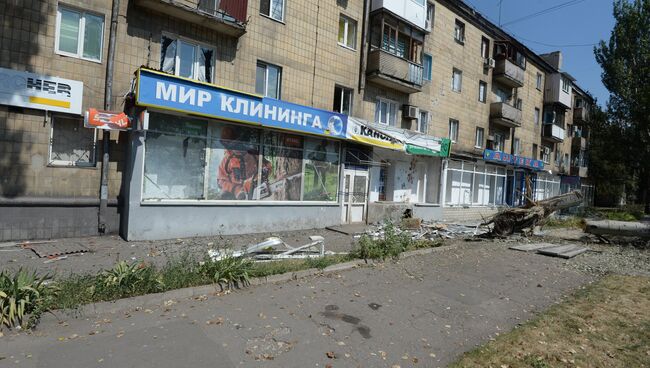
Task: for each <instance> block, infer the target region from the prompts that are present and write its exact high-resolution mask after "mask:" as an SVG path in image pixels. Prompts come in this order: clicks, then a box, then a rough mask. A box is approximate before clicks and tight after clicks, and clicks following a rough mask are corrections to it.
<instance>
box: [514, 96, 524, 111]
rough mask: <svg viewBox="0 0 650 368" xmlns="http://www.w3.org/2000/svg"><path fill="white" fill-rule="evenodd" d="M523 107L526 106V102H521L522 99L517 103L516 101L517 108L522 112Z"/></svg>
mask: <svg viewBox="0 0 650 368" xmlns="http://www.w3.org/2000/svg"><path fill="white" fill-rule="evenodd" d="M523 106H524V102H523V101H522V100H521V98H518V99H517V101H515V108H517V109H518V110H521V108H522V107H523Z"/></svg>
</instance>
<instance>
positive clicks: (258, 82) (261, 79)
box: [255, 61, 282, 100]
mask: <svg viewBox="0 0 650 368" xmlns="http://www.w3.org/2000/svg"><path fill="white" fill-rule="evenodd" d="M281 85H282V68H280V67H279V66H277V65H273V64H267V63H264V62H261V61H258V62H257V71H256V72H255V93H257V94H260V95H264V96H266V97H271V98H277V99H278V100H279V99H280V88H281Z"/></svg>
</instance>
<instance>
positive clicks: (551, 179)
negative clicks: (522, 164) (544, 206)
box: [533, 173, 560, 201]
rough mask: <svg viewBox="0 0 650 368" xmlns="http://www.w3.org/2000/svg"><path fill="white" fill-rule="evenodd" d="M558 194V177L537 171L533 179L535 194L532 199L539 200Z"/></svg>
mask: <svg viewBox="0 0 650 368" xmlns="http://www.w3.org/2000/svg"><path fill="white" fill-rule="evenodd" d="M559 194H560V177H559V176H553V175H549V174H545V173H538V174H537V178H536V179H535V195H534V198H533V200H535V201H540V200H543V199H547V198H551V197H554V196H556V195H559Z"/></svg>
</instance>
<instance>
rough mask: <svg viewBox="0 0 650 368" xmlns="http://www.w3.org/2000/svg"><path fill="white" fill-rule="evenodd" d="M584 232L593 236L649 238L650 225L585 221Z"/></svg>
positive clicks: (610, 221)
mask: <svg viewBox="0 0 650 368" xmlns="http://www.w3.org/2000/svg"><path fill="white" fill-rule="evenodd" d="M585 232H586V233H589V234H594V235H617V236H634V237H640V238H650V225H649V224H644V223H641V222H627V221H612V220H601V221H591V220H587V222H586V226H585Z"/></svg>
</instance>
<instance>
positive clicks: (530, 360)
mask: <svg viewBox="0 0 650 368" xmlns="http://www.w3.org/2000/svg"><path fill="white" fill-rule="evenodd" d="M524 363H526V364H529V365H530V368H551V366H550V365H548V363H546V362H545V361H544V358H542V357H534V356H532V355H529V356H527V357H526V358H525V359H524Z"/></svg>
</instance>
